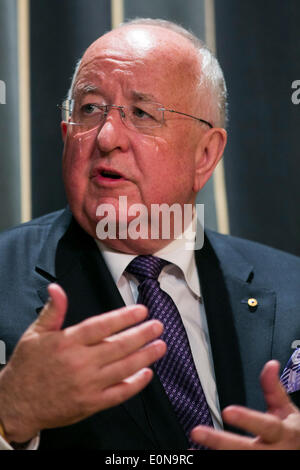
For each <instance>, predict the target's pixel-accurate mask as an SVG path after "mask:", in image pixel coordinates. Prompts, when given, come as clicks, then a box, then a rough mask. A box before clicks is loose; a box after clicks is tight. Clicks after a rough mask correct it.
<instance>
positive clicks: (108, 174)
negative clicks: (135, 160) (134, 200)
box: [100, 170, 122, 180]
mask: <svg viewBox="0 0 300 470" xmlns="http://www.w3.org/2000/svg"><path fill="white" fill-rule="evenodd" d="M100 175H101V176H102V177H103V178H109V179H113V180H119V179H121V178H122V176H121V175H118V174H117V173H114V172H113V171H107V170H103V171H101V173H100Z"/></svg>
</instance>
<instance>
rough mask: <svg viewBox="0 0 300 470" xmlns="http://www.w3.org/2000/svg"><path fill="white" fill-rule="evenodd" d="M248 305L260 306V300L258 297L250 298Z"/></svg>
mask: <svg viewBox="0 0 300 470" xmlns="http://www.w3.org/2000/svg"><path fill="white" fill-rule="evenodd" d="M248 305H249V307H252V308H253V307H257V306H258V302H257V299H254V298H251V299H248Z"/></svg>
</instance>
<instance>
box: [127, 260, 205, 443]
mask: <svg viewBox="0 0 300 470" xmlns="http://www.w3.org/2000/svg"><path fill="white" fill-rule="evenodd" d="M167 264H170V263H169V262H168V261H165V260H163V259H160V258H157V257H155V256H151V255H147V256H137V257H136V258H135V259H134V260H132V262H131V263H130V264H129V265H128V267H127V269H126V271H127V272H129V273H131V274H133V275H134V276H135V277H136V278H137V279H138V281H139V282H140V284H139V286H138V289H139V297H138V300H137V303H141V304H144V305H146V306H147V307H148V309H149V317H150V318H156V319H157V320H160V321H161V322H162V323H163V325H164V332H163V334H162V336H161V338H162V339H163V340H164V341H165V343H166V344H167V348H168V349H167V353H166V354H165V355H164V356H163V357H162V358H161V359H160V360H159V361H157V362H156V363H155V364H154V368H155V371H156V372H157V374H158V377H159V379H160V381H161V383H162V385H163V387H164V389H165V391H166V393H167V395H168V397H169V400H170V402H171V403H172V405H173V408H174V410H175V413H176V415H177V417H178V419H179V422H180V423H181V425H182V427H183V429H184V431H185V434H186V436H187V438H188V440H189V443H190V445H191V446H192V447H193V448H194V449H196V448H197V449H203V447H201V446H197V445H196V444H195V443H194V442H192V441H191V440H190V438H189V435H190V432H191V430H192V429H193V428H194V427H195V426H197V425H198V424H205V425H207V426H212V425H213V424H212V419H211V415H210V411H209V408H208V405H207V402H206V398H205V395H204V392H203V390H202V387H201V384H200V380H199V377H198V374H197V371H196V368H195V364H194V360H193V357H192V353H191V349H190V345H189V342H188V338H187V334H186V331H185V328H184V325H183V323H182V320H181V316H180V314H179V312H178V309H177V307H176V305H175V303H174V302H173V300H172V299H171V297H170V296H169V295H168V294H167V293H166V292H164V291H163V290H162V289H161V288H160V285H159V282H158V281H157V278H158V276H159V274H160V272H161V270H162V268H163V267H164V266H165V265H167Z"/></svg>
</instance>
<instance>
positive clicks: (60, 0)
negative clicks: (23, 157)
mask: <svg viewBox="0 0 300 470" xmlns="http://www.w3.org/2000/svg"><path fill="white" fill-rule="evenodd" d="M30 23H31V37H30V39H31V111H32V122H31V128H32V209H33V210H32V212H33V217H36V216H39V215H41V214H43V213H46V212H49V211H52V210H56V209H59V208H61V207H63V206H64V204H65V203H66V200H65V194H64V188H63V183H62V177H61V155H62V149H63V145H62V142H61V134H60V112H59V110H58V108H57V107H56V104H58V103H60V102H61V101H62V99H63V98H64V97H65V95H66V93H67V89H68V87H69V85H70V79H71V76H72V73H73V70H74V66H75V63H76V62H77V60H78V59H79V58H80V57H81V56H82V54H83V52H84V51H85V49H86V48H87V47H88V46H89V44H90V43H91V42H93V41H94V40H95V39H97V38H98V37H99V36H101V35H102V34H103V33H104V32H105V31H107V30H109V29H110V26H111V11H110V1H109V0H97V1H95V0H84V1H82V0H43V1H36V0H31V2H30Z"/></svg>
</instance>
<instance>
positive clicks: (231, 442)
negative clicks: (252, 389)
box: [191, 360, 300, 450]
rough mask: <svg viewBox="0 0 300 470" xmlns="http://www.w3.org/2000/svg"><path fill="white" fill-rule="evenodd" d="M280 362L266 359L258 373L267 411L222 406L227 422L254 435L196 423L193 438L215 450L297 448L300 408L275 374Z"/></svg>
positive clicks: (299, 431)
mask: <svg viewBox="0 0 300 470" xmlns="http://www.w3.org/2000/svg"><path fill="white" fill-rule="evenodd" d="M278 373H279V363H278V362H277V361H274V360H273V361H269V362H267V363H266V365H265V367H264V368H263V371H262V373H261V386H262V389H263V392H264V396H265V400H266V404H267V407H268V411H267V412H266V413H261V412H258V411H254V410H251V409H248V408H245V407H242V406H229V407H227V408H225V409H224V410H223V413H222V415H223V419H224V421H225V422H226V423H228V424H230V425H233V426H235V427H237V428H240V429H243V430H245V431H247V432H249V433H251V434H253V435H254V436H256V437H253V438H250V437H245V436H239V435H237V434H234V433H230V432H226V431H218V430H214V429H212V428H208V427H206V426H197V427H196V428H194V429H193V431H192V433H191V437H192V439H193V440H194V441H195V442H197V443H200V444H203V445H205V446H207V447H209V448H211V449H218V450H276V449H277V450H285V449H286V450H288V449H289V450H297V449H300V411H299V409H298V408H297V407H296V406H295V405H293V403H292V402H291V400H290V398H289V397H288V395H287V394H286V392H285V390H284V388H283V386H282V385H281V383H280V381H279V377H278Z"/></svg>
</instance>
